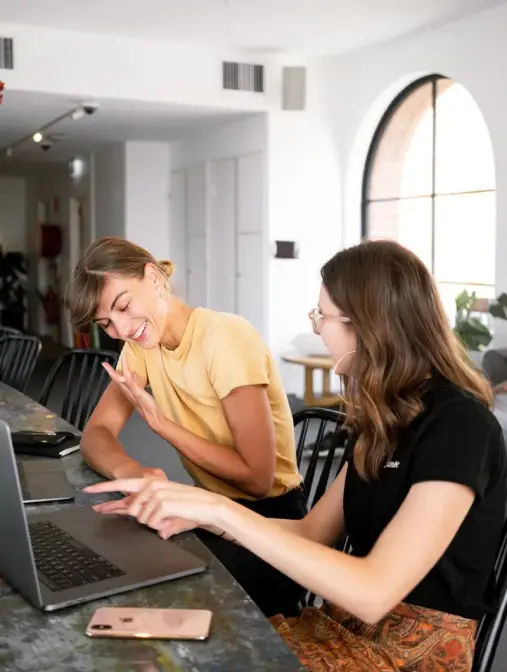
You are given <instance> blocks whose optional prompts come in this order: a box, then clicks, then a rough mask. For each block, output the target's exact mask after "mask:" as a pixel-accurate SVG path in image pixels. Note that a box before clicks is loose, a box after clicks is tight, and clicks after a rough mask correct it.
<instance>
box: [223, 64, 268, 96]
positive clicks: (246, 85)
mask: <svg viewBox="0 0 507 672" xmlns="http://www.w3.org/2000/svg"><path fill="white" fill-rule="evenodd" d="M223 87H224V89H229V90H232V91H255V92H256V93H263V92H264V66H263V65H254V64H252V63H231V62H229V61H225V62H224V63H223Z"/></svg>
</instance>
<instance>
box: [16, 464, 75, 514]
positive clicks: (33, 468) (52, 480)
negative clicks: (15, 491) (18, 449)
mask: <svg viewBox="0 0 507 672" xmlns="http://www.w3.org/2000/svg"><path fill="white" fill-rule="evenodd" d="M16 464H17V468H18V476H19V483H20V486H21V495H22V497H23V501H24V503H25V504H40V503H42V502H62V501H66V500H69V499H74V494H75V493H74V490H73V489H72V488H71V486H70V485H69V483H68V481H67V477H66V476H65V470H64V468H63V466H62V464H61V462H60V461H59V460H53V459H51V458H47V459H46V460H19V459H18V460H16Z"/></svg>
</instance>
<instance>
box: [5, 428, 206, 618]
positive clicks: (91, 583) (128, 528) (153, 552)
mask: <svg viewBox="0 0 507 672" xmlns="http://www.w3.org/2000/svg"><path fill="white" fill-rule="evenodd" d="M0 445H1V446H2V450H0V540H2V541H1V543H0V575H1V576H2V577H3V578H4V579H5V580H6V582H7V583H8V584H10V585H11V586H12V587H13V588H15V589H16V590H17V591H18V592H19V593H21V595H23V597H24V598H26V599H27V600H29V601H30V602H31V603H32V604H33V605H34V606H35V607H38V608H39V609H43V610H47V611H52V610H55V609H61V608H63V607H68V606H70V605H73V604H78V603H80V602H88V601H90V600H95V599H98V598H102V597H107V596H108V595H114V594H116V593H123V592H126V591H128V590H133V589H134V588H141V587H144V586H149V585H152V584H155V583H161V582H163V581H167V580H169V579H176V578H179V577H182V576H187V575H190V574H196V573H198V572H202V571H204V570H205V569H206V563H205V562H204V561H203V560H201V559H200V558H197V557H195V556H194V555H192V554H190V553H188V552H187V551H185V550H183V549H182V548H179V547H178V546H177V545H176V544H173V543H171V542H170V541H163V540H162V539H160V537H159V536H158V535H157V534H155V533H154V532H152V531H150V530H149V529H148V528H146V527H144V526H142V525H139V524H138V523H137V522H136V521H135V520H132V519H130V518H123V517H121V516H104V515H101V514H100V513H96V512H95V511H93V509H91V508H88V507H83V506H74V507H69V508H67V509H65V510H63V511H55V512H54V513H40V514H37V513H35V512H34V513H33V515H32V513H31V512H30V514H29V515H27V514H26V512H25V507H24V505H23V498H22V495H21V485H20V482H19V477H18V470H17V468H16V460H15V457H14V451H13V449H12V442H11V435H10V431H9V428H8V426H7V424H6V423H5V422H3V421H0Z"/></svg>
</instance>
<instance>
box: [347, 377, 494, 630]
mask: <svg viewBox="0 0 507 672" xmlns="http://www.w3.org/2000/svg"><path fill="white" fill-rule="evenodd" d="M422 400H423V403H424V410H423V412H422V413H421V414H420V415H419V416H418V417H417V418H416V419H415V420H413V421H412V422H411V423H410V425H409V426H408V427H407V428H406V429H405V430H404V431H403V433H402V436H401V437H400V441H399V442H398V446H397V448H396V450H395V452H394V454H393V457H392V458H391V459H390V460H389V461H388V462H386V464H385V465H384V467H383V468H382V469H381V470H380V474H379V477H378V478H375V479H374V478H372V479H370V480H369V481H365V480H364V479H362V478H361V477H360V476H359V474H358V473H357V471H356V469H355V467H354V463H353V459H352V451H353V448H350V449H349V451H348V455H347V456H346V459H347V461H348V472H347V478H346V483H345V492H344V513H345V524H346V529H347V533H348V535H349V539H350V542H351V545H352V553H353V554H354V555H356V556H359V557H363V556H366V555H367V554H368V553H369V552H370V550H371V549H372V548H373V546H374V544H375V542H376V541H377V539H378V538H379V536H380V535H381V533H382V532H383V530H384V529H385V528H386V527H387V525H388V524H389V522H390V521H391V519H392V518H393V517H394V515H395V514H396V512H397V511H398V509H399V507H400V506H401V504H402V503H403V501H404V499H405V497H406V496H407V494H408V492H409V490H410V488H411V486H412V485H414V484H415V483H420V482H421V481H450V482H453V483H460V484H462V485H466V486H468V487H470V488H471V489H472V490H473V491H474V492H475V493H476V498H475V501H474V503H473V505H472V508H471V509H470V511H469V513H468V514H467V516H466V518H465V520H464V521H463V524H462V525H461V527H460V529H459V530H458V532H457V534H456V536H455V537H454V539H453V541H452V542H451V544H450V546H449V548H448V549H447V550H446V552H445V553H444V555H443V556H442V558H441V559H440V560H439V561H438V563H437V564H436V566H435V567H434V568H433V569H432V570H431V571H430V572H429V574H428V575H427V576H426V577H425V578H424V579H423V580H422V581H421V582H420V583H419V585H418V586H416V587H415V588H414V590H413V591H412V592H411V593H410V594H409V595H408V596H407V597H406V598H405V601H406V602H408V603H410V604H414V605H418V606H422V607H428V608H430V609H438V610H440V611H444V612H447V613H450V614H457V615H459V616H463V617H465V618H473V619H479V618H481V616H482V615H483V614H484V613H486V612H488V611H491V610H492V609H494V606H495V605H494V597H493V594H492V589H493V584H492V581H491V577H492V569H493V565H494V561H495V556H496V552H497V549H498V543H499V540H500V535H501V530H502V526H503V521H504V517H505V504H506V496H507V492H506V491H507V471H506V469H507V467H506V454H505V446H504V441H503V436H502V430H501V428H500V425H499V424H498V422H497V420H496V418H495V416H494V415H493V413H492V412H491V411H490V410H489V409H487V408H486V407H485V406H484V405H483V404H482V403H481V402H479V401H478V400H477V399H476V398H475V397H473V396H471V395H470V394H467V393H466V392H464V391H462V390H460V389H459V388H457V387H456V386H454V385H453V384H451V383H450V382H449V381H447V380H445V379H443V378H440V377H434V378H432V379H431V380H430V381H428V384H427V386H426V388H425V390H424V392H423V395H422ZM393 562H396V558H393Z"/></svg>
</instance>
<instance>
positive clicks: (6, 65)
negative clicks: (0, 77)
mask: <svg viewBox="0 0 507 672" xmlns="http://www.w3.org/2000/svg"><path fill="white" fill-rule="evenodd" d="M2 69H3V70H14V40H13V39H12V37H0V70H2Z"/></svg>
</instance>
